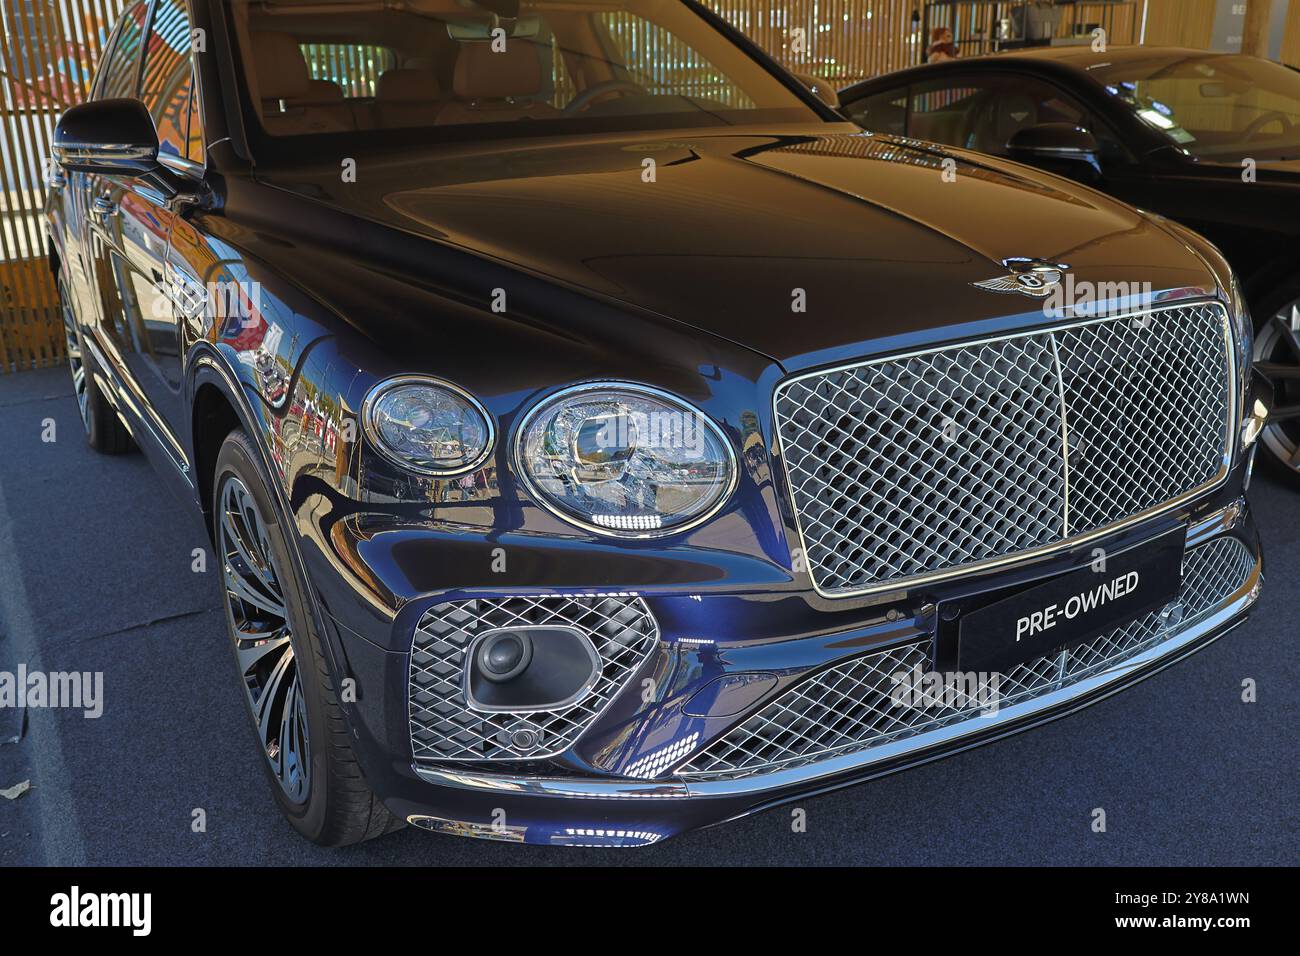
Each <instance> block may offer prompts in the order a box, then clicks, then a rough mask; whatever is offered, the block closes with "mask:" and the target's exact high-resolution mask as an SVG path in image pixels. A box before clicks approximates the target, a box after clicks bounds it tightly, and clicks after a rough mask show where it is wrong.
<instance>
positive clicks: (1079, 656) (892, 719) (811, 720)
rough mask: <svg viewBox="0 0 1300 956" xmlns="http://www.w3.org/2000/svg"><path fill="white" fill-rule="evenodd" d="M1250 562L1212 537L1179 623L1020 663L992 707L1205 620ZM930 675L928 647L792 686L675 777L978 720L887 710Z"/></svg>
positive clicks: (934, 710) (1187, 589)
mask: <svg viewBox="0 0 1300 956" xmlns="http://www.w3.org/2000/svg"><path fill="white" fill-rule="evenodd" d="M1254 567H1255V558H1254V557H1253V555H1252V554H1251V553H1250V550H1249V549H1248V548H1247V547H1246V546H1245V545H1244V544H1243V543H1242V542H1241V541H1239V540H1238V539H1236V538H1231V537H1223V538H1218V539H1216V540H1214V541H1211V542H1208V543H1207V544H1203V545H1200V546H1199V547H1197V548H1195V549H1193V550H1191V551H1189V552H1188V553H1187V554H1186V555H1185V556H1184V558H1183V587H1182V591H1181V593H1180V600H1181V604H1182V619H1181V621H1175V620H1172V619H1166V618H1163V617H1162V616H1161V613H1160V612H1158V611H1157V612H1152V613H1150V614H1146V615H1144V616H1143V617H1140V618H1138V619H1136V620H1134V621H1132V622H1130V623H1129V624H1126V625H1125V626H1123V627H1120V628H1117V629H1115V630H1113V631H1110V632H1108V633H1106V634H1102V635H1101V636H1099V637H1097V638H1095V639H1093V640H1092V641H1090V642H1088V643H1086V644H1082V645H1080V646H1078V647H1075V648H1073V649H1071V650H1067V651H1062V652H1060V653H1057V654H1053V655H1051V656H1049V657H1042V658H1039V659H1037V660H1034V661H1030V662H1028V663H1026V664H1021V665H1018V666H1017V667H1016V668H1015V669H1013V670H1012V671H1011V672H1010V673H1008V674H1004V675H1002V676H1001V680H1000V686H999V699H998V705H999V706H1000V707H1007V706H1010V705H1012V704H1016V703H1020V702H1022V701H1025V700H1028V699H1031V698H1034V697H1038V696H1041V695H1043V694H1046V693H1049V692H1051V691H1054V690H1057V689H1058V688H1060V687H1062V686H1066V685H1069V684H1072V683H1074V682H1076V681H1079V680H1082V679H1084V678H1086V677H1090V676H1092V675H1094V674H1096V673H1098V672H1100V671H1103V670H1106V669H1108V668H1110V667H1113V666H1115V665H1116V664H1119V663H1121V662H1122V661H1124V660H1125V659H1127V658H1129V657H1133V656H1134V655H1136V654H1138V653H1140V652H1142V651H1143V650H1145V649H1146V648H1148V647H1150V646H1152V645H1153V644H1156V643H1159V642H1160V641H1162V640H1165V639H1167V638H1168V637H1169V636H1170V634H1171V632H1173V631H1176V630H1178V629H1181V628H1182V627H1186V626H1188V625H1190V624H1192V623H1194V622H1195V621H1197V620H1198V619H1200V618H1202V617H1205V616H1207V615H1209V614H1211V613H1213V612H1214V611H1215V610H1216V609H1217V608H1218V606H1219V605H1220V604H1222V603H1223V602H1224V601H1225V600H1226V599H1227V598H1229V597H1230V596H1231V595H1233V594H1234V593H1235V592H1237V591H1238V590H1240V589H1241V588H1242V587H1243V586H1244V585H1245V583H1246V582H1247V580H1248V579H1249V577H1250V573H1251V571H1252V570H1253V568H1254ZM914 668H919V669H920V670H921V671H923V672H925V671H929V670H930V669H931V663H930V642H929V641H922V642H918V643H915V644H907V645H904V646H901V647H895V648H892V649H890V650H888V651H882V652H880V653H876V654H869V655H867V656H865V657H859V658H855V659H854V660H851V661H847V662H845V663H843V664H839V665H837V666H835V667H832V668H830V669H829V670H825V671H822V672H820V673H818V674H816V675H815V676H813V677H812V678H810V679H808V680H805V681H803V682H802V683H800V684H797V685H795V686H794V687H793V688H791V689H790V690H788V691H786V692H785V693H784V694H782V695H781V696H779V697H777V698H776V699H775V700H774V701H772V702H771V703H769V704H767V705H766V706H764V707H763V708H762V709H761V710H760V711H758V712H757V713H755V714H754V715H752V716H751V717H749V718H748V719H746V720H745V721H743V722H742V723H741V724H739V725H738V726H736V727H734V728H733V729H732V730H730V731H729V732H728V733H726V734H725V735H724V736H722V737H720V738H718V739H717V740H715V741H714V742H713V743H712V744H710V745H709V746H708V747H706V748H705V749H704V750H702V751H700V752H699V753H697V754H696V755H695V756H693V757H692V758H691V759H690V760H689V761H687V762H686V763H685V764H684V765H683V766H682V767H681V768H679V771H678V773H677V776H678V777H680V778H681V779H683V780H692V779H695V780H727V779H737V778H741V777H747V776H752V775H755V774H761V773H771V772H773V771H776V770H783V769H787V768H791V767H800V766H804V765H806V764H811V763H816V762H818V761H821V760H825V759H828V758H830V757H833V756H838V755H840V754H845V753H853V752H856V751H861V750H866V749H868V748H870V747H874V746H878V745H880V744H884V743H888V742H891V741H895V740H899V739H902V738H906V737H912V736H915V735H918V734H923V733H926V732H928V731H931V730H935V729H937V728H939V727H943V726H946V725H948V724H952V723H955V722H959V721H965V720H975V719H978V715H979V712H980V705H979V703H977V702H975V701H969V702H966V703H965V704H959V705H954V706H945V705H939V706H930V707H925V708H921V707H912V706H901V705H899V704H897V703H895V701H894V699H893V697H892V694H893V691H894V688H895V686H896V683H897V682H896V681H895V679H894V676H895V675H898V674H901V673H907V672H911V671H913V669H914Z"/></svg>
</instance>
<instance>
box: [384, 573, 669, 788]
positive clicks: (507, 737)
mask: <svg viewBox="0 0 1300 956" xmlns="http://www.w3.org/2000/svg"><path fill="white" fill-rule="evenodd" d="M537 625H552V626H564V627H573V628H577V629H578V630H579V631H581V632H582V633H583V634H585V635H587V637H589V638H590V639H591V641H592V643H593V644H594V645H595V648H596V652H597V653H598V654H599V655H600V676H599V677H598V678H597V680H596V683H595V685H594V686H593V687H592V688H591V690H590V691H589V692H588V693H587V695H586V696H584V697H582V698H581V699H580V700H577V701H575V702H574V703H572V704H570V705H568V706H565V707H563V708H560V709H557V710H548V711H529V712H526V713H496V712H494V713H485V712H480V711H477V710H474V709H473V708H472V707H470V706H469V704H468V702H467V701H466V699H465V693H464V690H463V688H462V686H461V685H462V676H463V675H464V673H465V656H466V652H467V651H468V649H469V646H470V644H472V643H473V641H474V638H475V636H476V635H478V634H480V633H482V632H484V631H487V630H490V629H492V628H498V627H522V626H537ZM658 640H659V627H658V625H657V624H656V623H655V619H654V616H653V615H652V614H651V613H650V610H649V608H647V607H646V605H645V602H644V601H643V600H641V598H639V597H633V596H630V595H624V594H618V595H602V594H593V595H569V596H558V595H557V596H545V597H508V598H480V599H476V600H469V601H452V602H448V603H446V604H439V605H436V606H434V607H432V608H430V609H429V610H428V611H426V612H425V613H424V616H423V617H421V618H420V623H419V625H418V626H417V627H416V630H415V639H414V641H413V643H412V646H411V664H410V687H409V694H410V724H411V751H412V754H413V755H414V757H415V760H416V761H417V762H420V763H425V762H429V763H436V762H440V761H475V760H532V759H536V758H539V757H548V756H554V755H555V754H558V753H561V752H563V751H564V750H567V749H568V748H569V747H570V746H571V745H572V744H573V742H574V741H576V740H577V739H578V736H579V735H580V734H581V733H582V731H583V730H585V729H586V728H587V726H588V725H589V724H590V723H591V722H592V721H593V720H595V718H596V716H597V715H598V714H599V713H600V712H601V711H602V710H603V709H604V708H605V706H606V705H607V704H608V703H609V702H610V701H611V700H613V699H614V697H615V696H616V695H617V694H618V692H619V691H620V690H622V689H623V687H624V686H625V685H626V684H627V683H628V681H629V680H631V679H632V677H633V675H634V674H635V673H636V670H637V668H638V667H640V665H641V663H642V662H643V661H644V660H645V659H646V657H647V656H648V655H649V654H650V652H651V651H652V650H653V649H654V647H655V645H656V643H657V642H658ZM521 732H525V733H523V734H522V735H521ZM521 739H527V740H529V741H530V744H529V746H526V747H524V746H520V744H519V743H518V741H519V740H521Z"/></svg>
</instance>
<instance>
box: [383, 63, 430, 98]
mask: <svg viewBox="0 0 1300 956" xmlns="http://www.w3.org/2000/svg"><path fill="white" fill-rule="evenodd" d="M438 92H439V90H438V74H437V73H435V72H434V71H433V70H431V69H429V70H425V69H401V70H385V71H384V72H383V73H380V74H379V86H378V87H377V88H376V89H375V99H377V100H382V101H384V102H386V103H427V102H429V101H430V100H434V99H436V98H437V96H438Z"/></svg>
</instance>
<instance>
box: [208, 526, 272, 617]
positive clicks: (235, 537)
mask: <svg viewBox="0 0 1300 956" xmlns="http://www.w3.org/2000/svg"><path fill="white" fill-rule="evenodd" d="M221 524H222V527H223V529H224V530H225V532H226V535H225V538H226V541H227V542H228V543H230V544H232V545H234V548H235V550H234V554H227V555H226V558H227V560H229V559H230V558H231V557H234V556H235V555H238V557H239V559H240V561H241V562H242V563H243V565H244V566H245V567H246V568H247V569H248V571H249V572H250V573H251V574H252V576H253V577H254V578H255V579H256V581H257V583H258V584H259V585H261V589H262V590H263V591H265V592H266V593H267V595H268V596H269V597H271V598H273V599H274V600H276V601H280V589H279V587H278V586H277V584H276V581H275V576H274V575H273V574H272V573H271V569H270V568H269V567H267V566H266V564H265V559H264V558H262V557H261V556H260V555H255V554H253V552H252V550H251V549H250V548H249V547H248V544H247V542H246V541H245V539H244V535H243V534H242V533H241V532H240V530H239V529H238V528H236V527H235V520H234V518H233V517H232V516H231V514H230V512H229V511H227V512H225V513H224V514H223V515H222V516H221Z"/></svg>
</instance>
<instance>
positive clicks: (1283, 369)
mask: <svg viewBox="0 0 1300 956" xmlns="http://www.w3.org/2000/svg"><path fill="white" fill-rule="evenodd" d="M1255 368H1257V369H1259V372H1260V374H1261V375H1263V376H1264V377H1265V378H1266V379H1268V380H1269V381H1270V382H1281V381H1294V380H1296V379H1300V365H1284V364H1283V363H1281V362H1256V363H1255Z"/></svg>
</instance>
